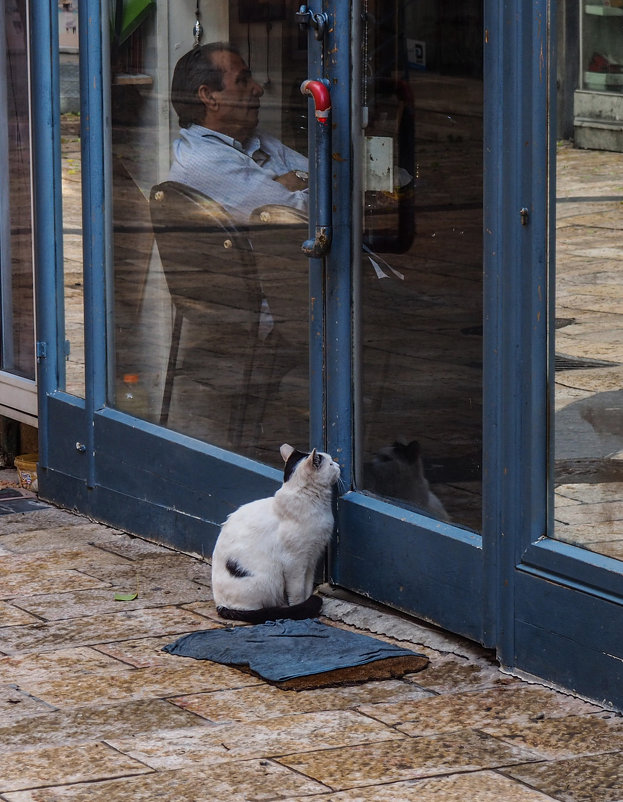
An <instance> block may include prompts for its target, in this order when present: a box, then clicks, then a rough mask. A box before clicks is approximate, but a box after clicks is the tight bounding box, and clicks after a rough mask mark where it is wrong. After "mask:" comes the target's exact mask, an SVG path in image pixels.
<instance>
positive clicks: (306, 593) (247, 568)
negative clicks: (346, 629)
mask: <svg viewBox="0 0 623 802" xmlns="http://www.w3.org/2000/svg"><path fill="white" fill-rule="evenodd" d="M280 451H281V456H282V457H283V460H284V462H285V468H284V477H283V484H282V486H281V487H280V488H279V490H277V492H276V493H275V495H274V496H270V497H269V498H262V499H258V500H257V501H251V502H250V503H248V504H244V505H243V506H242V507H239V508H238V509H237V510H236V511H235V512H233V513H232V514H231V515H229V516H228V518H227V520H226V521H225V523H224V524H223V526H222V528H221V531H220V534H219V536H218V539H217V541H216V545H215V547H214V552H213V554H212V591H213V594H214V601H215V603H216V609H217V612H218V614H219V615H220V616H221V617H222V618H227V619H236V620H240V621H249V622H251V623H254V624H259V623H263V622H264V621H273V620H276V619H279V618H295V619H304V618H314V617H316V616H317V615H318V614H319V613H320V610H321V608H322V599H321V598H320V597H319V596H316V595H313V593H312V591H313V583H314V573H315V570H316V566H317V563H318V560H319V559H320V557H321V556H322V554H323V552H324V549H325V548H326V546H327V544H328V542H329V539H330V537H331V533H332V532H333V510H332V504H331V501H332V494H333V486H334V485H335V484H336V482H337V481H338V479H339V476H340V467H339V465H338V464H337V463H336V462H334V460H333V459H332V458H331V456H330V455H329V454H325V453H322V452H320V451H316V449H314V450H313V451H312V452H311V453H310V454H306V453H304V452H302V451H298V450H297V449H295V448H293V447H292V446H291V445H288V444H287V443H284V444H283V445H282V446H281V449H280Z"/></svg>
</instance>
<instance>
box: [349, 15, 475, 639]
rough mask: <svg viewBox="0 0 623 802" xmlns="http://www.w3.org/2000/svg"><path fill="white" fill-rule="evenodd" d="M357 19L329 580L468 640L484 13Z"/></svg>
mask: <svg viewBox="0 0 623 802" xmlns="http://www.w3.org/2000/svg"><path fill="white" fill-rule="evenodd" d="M353 20H354V26H355V27H354V32H353V40H354V42H355V44H354V51H353V52H354V61H353V68H354V70H355V71H356V74H357V76H358V79H357V81H356V84H355V88H354V89H353V96H352V107H353V120H354V122H353V130H352V136H353V143H354V152H355V153H356V154H357V156H356V158H355V163H354V174H355V179H354V191H353V194H352V204H353V220H354V227H355V229H356V230H355V232H354V242H355V246H354V248H353V309H354V342H353V349H354V385H355V387H356V388H357V389H356V393H355V395H354V397H353V398H352V404H353V409H354V419H353V431H354V442H353V454H354V465H353V468H354V471H353V485H354V488H355V489H356V492H354V493H352V494H349V495H348V496H346V498H345V499H344V503H343V505H342V507H341V516H342V517H341V526H340V532H339V534H338V539H337V545H336V549H335V553H334V563H333V566H334V575H333V578H334V581H336V582H337V583H339V584H345V585H347V586H348V587H350V588H352V589H356V590H359V591H360V592H363V593H365V594H369V595H372V596H373V597H374V598H376V599H379V600H382V601H385V602H387V603H389V604H392V605H395V606H397V607H400V608H402V609H404V610H408V611H410V612H413V613H415V614H417V615H419V616H423V617H426V618H430V619H432V620H434V621H436V622H437V623H443V625H444V626H447V627H448V628H450V629H453V630H455V631H460V632H463V633H465V634H468V635H469V636H471V637H473V638H476V639H478V640H480V639H481V638H482V634H483V629H482V620H483V619H482V616H483V597H482V571H483V559H482V531H483V530H482V527H483V492H482V484H483V469H482V465H483V456H482V454H483V302H484V287H483V258H484V250H483V198H484V188H483V131H484V109H483V100H484V98H483V86H484V83H483V80H484V75H483V5H482V3H481V2H480V0H475V2H468V3H463V4H462V5H461V6H460V8H458V7H456V6H454V5H452V4H447V3H442V4H439V3H417V4H416V3H409V2H399V1H398V0H396V2H390V3H386V2H385V3H380V2H376V0H365V1H364V2H362V3H361V4H359V5H357V7H356V8H355V9H354V12H353ZM338 269H339V268H338ZM460 566H462V570H461V568H460ZM442 589H443V590H442ZM450 600H452V601H450Z"/></svg>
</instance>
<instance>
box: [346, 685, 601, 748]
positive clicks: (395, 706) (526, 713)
mask: <svg viewBox="0 0 623 802" xmlns="http://www.w3.org/2000/svg"><path fill="white" fill-rule="evenodd" d="M360 709H361V712H362V713H366V714H367V715H369V716H373V717H374V718H377V719H379V721H383V722H384V723H385V724H391V725H392V726H396V727H397V728H398V729H399V730H400V731H401V732H404V733H406V734H407V735H413V736H420V735H428V734H434V733H441V732H452V731H454V730H462V729H486V731H487V732H492V733H495V732H496V729H495V728H496V724H499V726H500V727H502V728H503V727H504V726H511V725H513V724H519V723H523V722H529V721H531V720H535V719H536V720H539V721H540V720H543V719H551V718H556V719H559V718H562V717H564V716H569V715H572V714H577V715H589V714H591V713H594V712H600V711H601V710H602V708H599V707H597V706H596V705H591V704H588V703H586V702H582V701H581V700H579V699H574V698H573V697H572V696H567V695H565V694H559V693H555V692H554V691H551V690H549V689H546V688H541V687H539V686H538V685H514V686H511V687H498V688H490V689H487V690H484V691H473V692H470V693H453V694H443V695H441V696H435V697H432V698H428V699H419V700H417V701H415V702H410V701H402V700H401V701H397V702H389V703H385V704H369V705H362V707H361V708H360Z"/></svg>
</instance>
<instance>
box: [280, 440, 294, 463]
mask: <svg viewBox="0 0 623 802" xmlns="http://www.w3.org/2000/svg"><path fill="white" fill-rule="evenodd" d="M295 450H296V449H295V448H293V447H292V446H291V445H289V444H288V443H284V444H283V445H282V446H281V448H280V449H279V452H280V453H281V456H282V458H283V461H284V462H287V461H288V457H289V456H290V455H291V454H293V453H294V452H295Z"/></svg>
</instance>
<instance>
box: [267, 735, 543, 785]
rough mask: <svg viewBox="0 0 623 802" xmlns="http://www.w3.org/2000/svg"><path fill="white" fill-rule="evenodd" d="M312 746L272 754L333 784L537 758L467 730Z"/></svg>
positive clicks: (411, 776)
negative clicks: (293, 752)
mask: <svg viewBox="0 0 623 802" xmlns="http://www.w3.org/2000/svg"><path fill="white" fill-rule="evenodd" d="M313 750H314V746H313V744H310V746H309V749H308V750H307V751H306V752H305V753H303V754H297V755H289V756H287V757H280V758H279V759H278V760H279V762H280V763H283V765H284V766H289V767H290V768H292V769H295V770H296V771H298V772H300V773H301V774H304V775H305V776H306V777H312V778H313V779H315V780H318V781H319V782H322V783H324V784H326V785H329V786H330V787H331V788H334V789H336V790H342V789H345V788H354V787H356V786H360V785H372V784H374V783H377V784H378V783H389V782H396V781H398V780H406V779H415V778H418V777H430V776H433V775H436V774H450V773H455V772H459V771H460V772H463V771H476V770H478V769H483V768H494V767H502V766H510V765H512V764H514V763H527V762H529V761H532V760H538V759H539V756H538V755H537V754H536V753H534V752H532V751H530V750H528V749H524V748H522V747H519V746H515V745H513V744H505V743H504V742H502V741H499V740H497V739H496V738H493V737H491V736H489V735H486V734H485V733H482V732H475V731H473V730H461V731H457V732H450V733H444V734H442V735H433V736H421V737H417V738H405V739H401V740H398V741H391V742H388V741H382V742H376V743H366V744H361V745H356V746H350V747H348V748H345V747H341V748H336V749H323V750H321V751H313Z"/></svg>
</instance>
